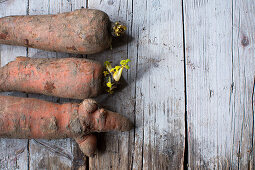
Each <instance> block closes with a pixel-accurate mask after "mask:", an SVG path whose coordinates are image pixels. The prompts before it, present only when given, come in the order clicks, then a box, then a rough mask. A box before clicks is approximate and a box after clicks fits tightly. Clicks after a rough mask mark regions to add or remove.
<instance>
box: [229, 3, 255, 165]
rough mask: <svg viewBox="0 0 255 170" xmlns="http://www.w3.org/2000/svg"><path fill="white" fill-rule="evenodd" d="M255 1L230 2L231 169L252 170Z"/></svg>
mask: <svg viewBox="0 0 255 170" xmlns="http://www.w3.org/2000/svg"><path fill="white" fill-rule="evenodd" d="M254 16H255V2H254V1H244V0H242V1H233V58H232V69H233V71H232V79H233V91H232V93H231V101H230V107H231V113H232V115H233V116H232V117H233V118H232V120H231V127H232V129H233V131H234V132H233V135H232V136H231V139H232V142H233V143H232V148H231V151H232V152H231V161H230V162H233V163H235V162H237V163H238V164H231V168H233V169H234V168H236V167H237V168H239V169H254V168H255V167H254V159H255V157H254V151H255V150H254V147H253V146H254V104H255V103H254V90H255V89H254V85H255V36H254V32H255V20H254Z"/></svg>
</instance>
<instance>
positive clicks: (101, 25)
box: [0, 9, 126, 54]
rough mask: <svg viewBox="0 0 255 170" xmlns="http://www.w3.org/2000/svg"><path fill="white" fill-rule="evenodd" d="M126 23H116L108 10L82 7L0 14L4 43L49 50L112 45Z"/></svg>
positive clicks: (97, 49) (74, 50)
mask: <svg viewBox="0 0 255 170" xmlns="http://www.w3.org/2000/svg"><path fill="white" fill-rule="evenodd" d="M125 30H126V27H125V26H123V25H121V24H120V23H119V22H115V23H112V22H111V21H110V20H109V17H108V15H107V14H106V13H104V12H102V11H100V10H95V9H78V10H75V11H73V12H66V13H61V14H57V15H31V16H8V17H3V18H0V44H9V45H19V46H26V47H31V48H38V49H42V50H47V51H56V52H66V53H75V54H93V53H98V52H100V51H103V50H105V49H107V48H109V47H110V46H111V42H112V37H113V36H116V37H117V36H121V35H122V34H123V33H124V32H125Z"/></svg>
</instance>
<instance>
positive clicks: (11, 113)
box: [0, 96, 133, 156]
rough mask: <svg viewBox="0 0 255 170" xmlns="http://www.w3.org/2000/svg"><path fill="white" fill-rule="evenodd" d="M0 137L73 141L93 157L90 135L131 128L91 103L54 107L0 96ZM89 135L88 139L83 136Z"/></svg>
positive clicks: (41, 102)
mask: <svg viewBox="0 0 255 170" xmlns="http://www.w3.org/2000/svg"><path fill="white" fill-rule="evenodd" d="M0 103H1V105H0V136H1V137H6V138H19V139H60V138H74V139H75V140H76V141H77V143H78V144H79V146H80V148H81V150H82V151H83V153H84V154H86V155H88V156H91V155H93V153H94V151H95V148H96V139H95V137H94V136H91V135H89V134H90V133H93V132H108V131H128V130H130V129H131V128H132V127H133V125H132V123H131V122H130V121H129V120H128V119H127V118H125V117H123V116H122V115H120V114H118V113H114V112H111V111H109V110H105V109H103V108H98V105H97V104H96V102H95V101H94V100H91V99H86V100H84V101H83V102H82V103H81V104H77V103H65V104H56V103H51V102H46V101H42V100H38V99H32V98H20V97H11V96H0ZM87 135H89V136H87Z"/></svg>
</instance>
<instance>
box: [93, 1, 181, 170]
mask: <svg viewBox="0 0 255 170" xmlns="http://www.w3.org/2000/svg"><path fill="white" fill-rule="evenodd" d="M88 2H89V3H88V7H89V8H96V9H101V10H103V11H105V12H106V13H107V14H109V15H110V18H111V19H113V20H115V19H117V20H120V21H123V22H124V23H126V24H127V26H128V32H127V34H129V35H130V36H132V38H131V37H129V38H128V40H127V39H125V41H124V42H127V41H130V42H129V44H128V45H125V44H124V45H122V46H120V47H116V46H114V45H113V49H112V51H107V52H104V53H102V54H100V55H98V54H97V55H93V56H90V58H95V59H97V60H99V61H101V62H103V61H105V60H113V62H114V63H117V62H119V61H120V60H121V59H123V58H127V57H128V58H130V59H131V60H132V63H131V70H130V71H128V74H127V75H125V76H124V77H125V79H126V80H127V82H128V86H127V87H126V88H125V89H124V90H122V91H121V92H120V93H117V94H115V95H113V96H112V97H109V98H107V99H106V100H104V103H103V104H105V105H107V106H108V107H110V108H111V109H113V110H116V111H119V112H121V113H122V114H125V115H127V116H128V117H130V118H133V120H134V122H135V124H136V129H135V130H134V131H133V133H124V134H119V133H114V134H110V133H108V134H106V135H105V136H104V137H103V138H102V139H103V141H104V142H105V143H106V144H105V147H104V150H105V151H104V152H103V153H100V154H98V156H97V157H96V158H95V159H91V160H90V164H89V165H90V169H142V168H144V169H180V168H181V167H182V164H183V154H184V115H185V104H184V103H185V102H184V97H185V95H184V63H183V62H184V60H183V37H182V33H183V31H182V4H181V2H180V1H174V0H172V1H168V0H151V1H138V0H133V1H127V0H122V1H121V0H119V1H112V0H108V1H100V0H89V1H88ZM102 143H103V142H102Z"/></svg>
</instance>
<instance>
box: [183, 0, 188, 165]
mask: <svg viewBox="0 0 255 170" xmlns="http://www.w3.org/2000/svg"><path fill="white" fill-rule="evenodd" d="M184 19H185V18H184V0H182V37H183V65H184V97H185V99H184V101H185V114H184V118H185V142H184V161H183V168H184V169H188V163H189V155H188V151H189V149H188V148H189V142H188V114H187V70H186V50H185V49H186V47H185V25H184V24H185V22H184Z"/></svg>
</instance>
